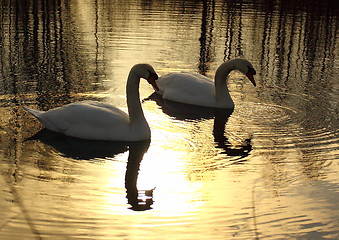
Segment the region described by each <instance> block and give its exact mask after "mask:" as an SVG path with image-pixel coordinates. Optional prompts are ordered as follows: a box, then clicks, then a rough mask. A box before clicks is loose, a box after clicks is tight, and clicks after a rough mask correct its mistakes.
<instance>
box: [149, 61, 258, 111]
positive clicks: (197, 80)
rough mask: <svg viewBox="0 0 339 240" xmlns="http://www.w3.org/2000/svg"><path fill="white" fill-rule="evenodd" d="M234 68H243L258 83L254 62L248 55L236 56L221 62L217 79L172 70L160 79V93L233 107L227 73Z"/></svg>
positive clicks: (201, 103)
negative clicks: (247, 57) (247, 58)
mask: <svg viewBox="0 0 339 240" xmlns="http://www.w3.org/2000/svg"><path fill="white" fill-rule="evenodd" d="M232 70H239V71H241V72H243V73H244V74H245V75H246V76H247V77H248V78H249V79H250V81H251V82H252V83H253V85H254V86H255V81H254V77H253V75H255V70H254V68H253V66H252V64H251V63H250V62H249V61H247V60H245V59H233V60H230V61H227V62H225V63H223V64H221V65H220V66H219V68H218V69H217V71H216V73H215V78H214V79H215V80H214V83H213V81H212V80H211V79H209V78H207V77H205V76H203V75H201V74H198V73H191V72H182V73H170V74H167V75H164V76H162V77H160V78H159V79H158V81H157V84H158V86H159V89H160V90H158V91H156V92H157V93H158V94H160V95H162V96H163V98H164V99H168V100H171V101H176V102H180V103H186V104H191V105H198V106H204V107H213V108H234V102H233V100H232V98H231V96H230V94H229V91H228V88H227V83H226V80H227V76H228V74H229V73H230V72H231V71H232Z"/></svg>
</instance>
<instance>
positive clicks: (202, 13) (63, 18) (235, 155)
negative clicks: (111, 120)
mask: <svg viewBox="0 0 339 240" xmlns="http://www.w3.org/2000/svg"><path fill="white" fill-rule="evenodd" d="M337 16H338V15H337V3H336V1H331V0H327V1H321V2H316V3H315V2H313V1H296V2H295V1H287V2H286V1H283V2H279V1H273V2H272V3H267V2H266V1H245V2H243V1H236V2H234V1H219V0H216V1H214V0H206V1H179V0H177V1H175V0H174V1H123V2H122V1H113V0H112V1H100V0H99V1H63V0H60V1H42V2H41V1H33V0H32V1H25V2H22V1H2V4H1V10H0V18H1V24H0V42H1V44H0V133H1V134H0V140H1V145H0V164H1V177H0V191H1V194H0V207H1V209H2V211H1V213H0V239H230V238H233V239H337V238H339V224H338V222H339V217H338V216H339V206H338V204H337V203H338V201H339V179H338V171H339V164H338V158H339V132H338V127H339V124H338V123H339V122H338V96H339V83H338V77H337V76H338V74H339V71H338V69H339V65H338V63H339V59H338V40H337V36H338V35H337V34H338V33H337V29H338V28H337V26H338V17H337ZM234 57H245V58H247V59H248V60H250V61H251V62H252V63H253V65H254V67H255V68H256V70H257V75H256V76H255V79H256V82H257V87H254V86H252V85H251V83H250V82H249V81H248V80H247V79H246V77H245V76H243V75H242V74H240V73H238V72H232V74H231V76H230V77H229V79H228V86H229V90H230V92H231V96H232V98H233V100H234V102H235V105H236V107H235V109H234V111H233V112H214V111H212V112H211V111H210V110H208V109H205V108H194V107H192V106H185V105H178V104H176V103H173V102H168V101H162V100H161V99H154V98H153V97H152V96H151V95H152V93H153V90H152V88H151V87H150V86H149V85H148V84H147V82H146V81H142V83H141V86H140V93H141V97H142V99H145V100H144V101H143V108H144V112H145V115H146V118H147V120H148V122H149V125H150V127H151V130H152V138H151V141H145V142H137V143H132V144H131V143H123V142H119V143H117V142H114V143H112V142H92V141H84V140H78V139H73V138H60V136H55V135H53V134H52V133H50V132H45V131H42V132H40V130H41V129H42V126H41V125H40V124H39V123H38V122H37V121H36V120H35V119H33V118H32V117H31V116H30V115H29V114H27V113H25V112H24V110H23V109H22V106H29V107H32V108H38V109H42V110H48V109H50V108H53V107H57V106H61V105H63V104H66V103H70V102H74V101H80V100H86V99H92V100H98V101H103V102H107V103H111V104H114V105H116V106H118V107H120V108H121V109H123V110H126V103H125V83H126V79H127V76H128V72H129V70H130V68H131V67H132V66H133V65H134V64H136V63H140V62H147V63H150V64H151V65H152V66H153V67H154V68H155V70H156V71H157V73H158V74H159V75H163V74H165V73H169V72H176V71H194V72H199V73H201V74H204V75H206V76H209V77H212V78H213V76H214V72H215V70H216V69H217V67H218V66H219V65H220V64H221V63H222V62H224V61H226V60H228V59H232V58H234ZM37 132H39V134H40V138H39V139H40V140H38V139H32V138H31V137H32V136H33V135H35V134H36V133H37ZM27 138H30V139H27Z"/></svg>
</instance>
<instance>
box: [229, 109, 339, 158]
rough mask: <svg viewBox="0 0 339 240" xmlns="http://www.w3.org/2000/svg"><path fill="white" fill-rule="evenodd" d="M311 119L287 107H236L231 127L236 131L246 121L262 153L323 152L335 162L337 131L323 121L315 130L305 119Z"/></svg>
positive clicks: (257, 147)
mask: <svg viewBox="0 0 339 240" xmlns="http://www.w3.org/2000/svg"><path fill="white" fill-rule="evenodd" d="M309 117H310V116H303V115H302V113H301V112H300V111H298V110H295V109H292V108H288V107H283V106H278V105H271V104H253V105H252V106H250V107H248V105H247V106H246V108H245V107H242V106H240V107H237V108H236V110H235V112H234V113H233V115H232V117H231V119H230V121H229V128H230V129H231V131H232V130H233V131H235V132H236V131H237V128H238V127H239V126H240V125H242V124H244V121H245V120H246V124H247V129H248V131H249V132H252V133H253V134H254V136H255V141H256V145H255V148H256V150H260V151H261V152H272V151H290V152H292V151H299V152H302V153H303V154H304V155H305V154H306V155H307V154H313V155H314V154H319V153H323V154H325V155H327V157H326V158H327V159H334V157H335V156H336V155H338V152H337V148H338V143H339V139H338V136H339V132H338V130H337V129H331V128H327V127H326V126H323V124H324V123H322V122H319V125H315V126H313V127H312V126H308V124H307V122H305V121H306V120H305V119H307V118H309ZM328 153H335V154H332V155H331V154H328Z"/></svg>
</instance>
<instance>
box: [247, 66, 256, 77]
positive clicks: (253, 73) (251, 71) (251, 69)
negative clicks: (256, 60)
mask: <svg viewBox="0 0 339 240" xmlns="http://www.w3.org/2000/svg"><path fill="white" fill-rule="evenodd" d="M247 73H250V74H252V75H255V74H256V73H257V72H256V71H255V69H254V68H252V67H250V66H247Z"/></svg>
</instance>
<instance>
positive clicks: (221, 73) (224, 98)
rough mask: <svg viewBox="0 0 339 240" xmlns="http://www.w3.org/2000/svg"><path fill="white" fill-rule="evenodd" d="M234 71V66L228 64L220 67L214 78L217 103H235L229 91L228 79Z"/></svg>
mask: <svg viewBox="0 0 339 240" xmlns="http://www.w3.org/2000/svg"><path fill="white" fill-rule="evenodd" d="M234 69H235V68H234V66H232V64H230V63H229V62H226V63H223V64H222V65H220V67H219V68H218V69H217V71H216V73H215V77H214V85H215V94H216V98H217V102H220V104H222V103H225V102H229V103H233V101H232V99H231V96H230V94H229V91H228V87H227V79H228V75H229V73H230V72H231V71H232V70H234Z"/></svg>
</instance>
